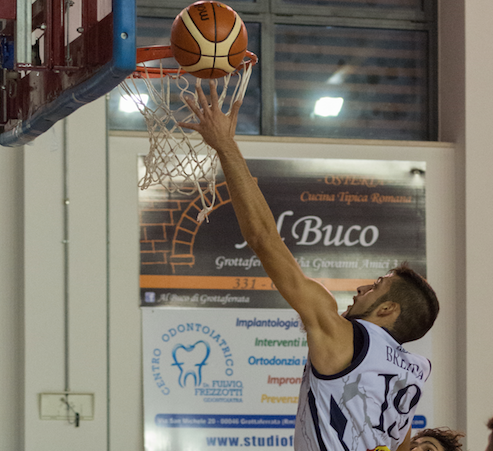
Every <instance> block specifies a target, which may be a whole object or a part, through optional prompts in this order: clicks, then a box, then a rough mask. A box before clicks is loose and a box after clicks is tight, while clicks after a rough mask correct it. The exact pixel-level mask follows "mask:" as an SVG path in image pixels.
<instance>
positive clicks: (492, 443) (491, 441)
mask: <svg viewBox="0 0 493 451" xmlns="http://www.w3.org/2000/svg"><path fill="white" fill-rule="evenodd" d="M486 426H488V429H489V430H490V435H489V436H488V446H487V447H486V451H493V417H491V418H490V419H489V420H488V423H486Z"/></svg>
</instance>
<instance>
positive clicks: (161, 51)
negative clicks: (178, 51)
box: [130, 45, 258, 78]
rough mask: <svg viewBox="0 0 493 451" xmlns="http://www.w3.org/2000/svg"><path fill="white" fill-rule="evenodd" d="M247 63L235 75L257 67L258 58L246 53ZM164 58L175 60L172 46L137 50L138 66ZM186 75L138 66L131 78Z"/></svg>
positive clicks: (243, 63) (171, 70)
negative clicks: (244, 69)
mask: <svg viewBox="0 0 493 451" xmlns="http://www.w3.org/2000/svg"><path fill="white" fill-rule="evenodd" d="M246 57H247V58H248V59H247V60H246V61H245V60H244V61H243V62H242V63H241V64H240V65H239V66H238V67H237V68H236V70H235V72H233V74H236V73H238V72H239V71H240V70H241V68H242V67H248V66H255V64H257V61H258V58H257V55H255V53H252V52H250V51H249V50H247V51H246ZM163 58H173V52H172V51H171V46H169V45H151V46H148V47H138V48H137V60H136V62H137V64H142V63H145V62H148V61H154V60H159V59H163ZM180 72H181V73H186V72H185V71H184V70H183V69H165V68H162V69H161V68H160V67H144V66H137V67H136V68H135V71H134V72H133V73H132V75H130V77H136V78H159V77H161V76H163V75H171V74H178V73H180Z"/></svg>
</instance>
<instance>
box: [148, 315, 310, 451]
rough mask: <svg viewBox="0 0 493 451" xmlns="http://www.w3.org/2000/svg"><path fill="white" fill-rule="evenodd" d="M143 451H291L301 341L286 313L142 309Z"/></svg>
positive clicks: (301, 362) (303, 352)
mask: <svg viewBox="0 0 493 451" xmlns="http://www.w3.org/2000/svg"><path fill="white" fill-rule="evenodd" d="M143 324H144V328H143V330H144V340H143V346H144V357H143V358H144V405H145V446H146V450H147V451H171V450H202V449H204V450H205V449H207V450H214V449H218V448H222V449H225V448H228V449H231V448H234V447H238V446H242V447H245V446H246V447H249V446H252V447H256V448H258V447H260V449H264V448H265V449H267V448H268V449H271V450H272V449H285V450H286V449H292V448H293V437H294V421H295V415H296V407H297V403H298V391H299V385H300V383H301V376H302V373H303V366H304V364H305V362H306V357H307V347H306V336H305V335H304V334H303V333H302V331H301V330H300V321H299V319H298V318H297V315H296V313H295V312H294V311H292V310H279V309H277V310H275V309H262V310H258V311H254V310H245V309H221V310H219V309H206V310H204V309H187V310H185V311H184V310H183V309H175V308H167V309H143Z"/></svg>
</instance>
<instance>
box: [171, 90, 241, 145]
mask: <svg viewBox="0 0 493 451" xmlns="http://www.w3.org/2000/svg"><path fill="white" fill-rule="evenodd" d="M209 87H210V93H211V104H210V105H209V102H208V101H207V98H206V96H205V94H204V91H203V90H202V88H201V87H200V86H197V88H196V90H197V97H198V101H199V105H200V107H201V108H199V106H198V105H197V104H196V103H195V101H194V100H193V99H192V98H186V99H185V101H186V102H187V104H188V107H189V108H190V109H191V110H192V111H193V112H194V114H195V115H196V117H197V119H198V120H199V123H198V124H196V123H184V122H179V123H178V125H179V126H180V127H182V128H188V129H191V130H195V131H197V132H199V133H200V134H201V135H202V137H203V138H204V141H205V142H206V143H207V144H208V145H209V146H211V147H212V148H214V149H216V150H218V151H221V150H222V149H224V148H227V147H228V146H230V145H231V141H232V140H233V138H234V136H235V132H236V123H237V120H238V111H239V110H240V107H241V101H236V102H235V103H234V104H233V106H232V108H231V112H230V113H229V114H228V115H226V114H224V113H223V112H222V111H221V108H220V107H219V102H218V95H217V90H216V85H215V83H214V82H213V81H212V80H210V81H209Z"/></svg>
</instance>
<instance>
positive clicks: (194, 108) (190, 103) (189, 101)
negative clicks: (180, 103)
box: [184, 97, 201, 116]
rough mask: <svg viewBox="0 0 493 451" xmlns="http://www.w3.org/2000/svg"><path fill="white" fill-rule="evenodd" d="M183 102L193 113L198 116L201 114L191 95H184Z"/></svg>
mask: <svg viewBox="0 0 493 451" xmlns="http://www.w3.org/2000/svg"><path fill="white" fill-rule="evenodd" d="M184 100H185V102H186V103H187V105H188V108H190V109H191V110H192V111H193V112H194V113H195V115H197V116H199V115H200V114H201V112H200V108H199V107H198V106H197V104H196V102H195V99H194V98H193V97H184Z"/></svg>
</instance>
